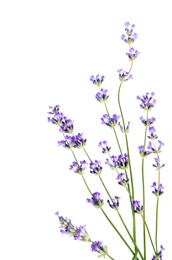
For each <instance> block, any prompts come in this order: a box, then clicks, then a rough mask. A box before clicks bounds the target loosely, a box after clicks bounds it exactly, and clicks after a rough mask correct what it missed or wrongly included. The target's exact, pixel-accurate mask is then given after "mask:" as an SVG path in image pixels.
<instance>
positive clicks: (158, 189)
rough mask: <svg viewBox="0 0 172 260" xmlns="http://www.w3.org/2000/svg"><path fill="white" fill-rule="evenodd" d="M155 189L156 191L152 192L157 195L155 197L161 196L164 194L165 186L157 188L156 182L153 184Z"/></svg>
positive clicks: (160, 185)
mask: <svg viewBox="0 0 172 260" xmlns="http://www.w3.org/2000/svg"><path fill="white" fill-rule="evenodd" d="M151 187H153V188H154V190H153V191H152V193H153V194H154V195H155V196H161V195H162V194H163V193H164V192H163V191H162V190H163V189H164V187H163V185H162V184H159V188H158V187H156V182H154V183H153V184H152V186H151Z"/></svg>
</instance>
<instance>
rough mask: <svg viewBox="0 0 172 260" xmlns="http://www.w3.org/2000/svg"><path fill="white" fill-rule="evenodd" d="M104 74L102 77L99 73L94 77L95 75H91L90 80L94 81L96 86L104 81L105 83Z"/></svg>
mask: <svg viewBox="0 0 172 260" xmlns="http://www.w3.org/2000/svg"><path fill="white" fill-rule="evenodd" d="M104 78H105V77H104V76H101V77H99V74H98V75H97V76H96V77H95V78H94V76H93V75H92V76H91V77H90V81H92V83H93V84H95V85H96V86H98V87H99V86H100V85H101V84H102V83H103V81H104Z"/></svg>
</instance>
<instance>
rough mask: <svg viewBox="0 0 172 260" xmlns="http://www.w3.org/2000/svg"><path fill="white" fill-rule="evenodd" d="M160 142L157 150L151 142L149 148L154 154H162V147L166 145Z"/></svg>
mask: <svg viewBox="0 0 172 260" xmlns="http://www.w3.org/2000/svg"><path fill="white" fill-rule="evenodd" d="M158 142H159V146H158V148H157V149H156V148H154V147H153V146H152V142H149V144H148V146H147V148H148V149H150V150H152V152H153V153H160V152H161V147H162V146H163V145H164V143H163V142H161V141H160V140H158Z"/></svg>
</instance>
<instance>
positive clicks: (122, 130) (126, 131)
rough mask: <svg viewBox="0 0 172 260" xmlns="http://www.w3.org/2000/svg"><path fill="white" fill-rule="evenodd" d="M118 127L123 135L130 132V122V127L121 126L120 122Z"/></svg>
mask: <svg viewBox="0 0 172 260" xmlns="http://www.w3.org/2000/svg"><path fill="white" fill-rule="evenodd" d="M118 125H119V127H120V129H121V132H122V133H128V132H129V131H130V122H128V125H127V126H126V127H125V128H124V127H123V126H122V125H121V124H120V122H118Z"/></svg>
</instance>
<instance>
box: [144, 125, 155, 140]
mask: <svg viewBox="0 0 172 260" xmlns="http://www.w3.org/2000/svg"><path fill="white" fill-rule="evenodd" d="M148 130H149V132H150V136H147V137H148V138H149V139H152V140H153V139H157V138H158V136H157V135H156V134H155V132H156V130H155V128H154V127H153V126H150V127H149V128H148Z"/></svg>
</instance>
